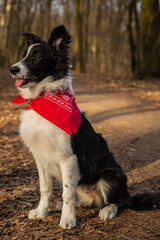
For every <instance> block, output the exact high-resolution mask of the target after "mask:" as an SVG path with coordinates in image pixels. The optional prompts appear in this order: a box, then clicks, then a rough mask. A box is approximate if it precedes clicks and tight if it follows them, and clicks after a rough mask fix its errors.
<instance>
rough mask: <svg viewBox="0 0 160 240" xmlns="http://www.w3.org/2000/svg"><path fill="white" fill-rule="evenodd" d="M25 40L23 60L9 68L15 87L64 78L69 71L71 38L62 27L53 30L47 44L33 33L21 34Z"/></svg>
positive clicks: (24, 86)
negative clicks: (14, 80)
mask: <svg viewBox="0 0 160 240" xmlns="http://www.w3.org/2000/svg"><path fill="white" fill-rule="evenodd" d="M22 35H23V36H24V37H26V39H27V47H26V49H25V51H24V54H23V59H22V60H21V61H19V62H17V63H15V64H14V65H12V66H11V68H10V72H11V74H12V76H13V78H15V79H16V83H15V85H16V87H20V88H27V87H30V86H34V85H36V84H37V83H39V82H41V81H42V80H43V79H44V78H46V77H48V76H51V79H52V80H53V81H55V80H58V79H61V78H63V77H65V76H66V75H67V73H68V70H69V56H68V45H69V43H70V42H71V36H70V35H69V34H68V32H67V31H66V29H65V27H64V26H62V25H61V26H59V27H56V28H55V29H53V31H52V33H51V35H50V38H49V40H48V42H45V41H43V40H41V38H40V37H38V36H37V35H35V34H33V33H28V32H24V33H22Z"/></svg>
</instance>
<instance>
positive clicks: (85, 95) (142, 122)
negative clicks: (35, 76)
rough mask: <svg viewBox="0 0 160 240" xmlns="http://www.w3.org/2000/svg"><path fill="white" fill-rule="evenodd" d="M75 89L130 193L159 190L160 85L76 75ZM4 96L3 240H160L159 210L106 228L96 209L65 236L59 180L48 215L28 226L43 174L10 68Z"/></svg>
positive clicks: (126, 214)
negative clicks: (22, 129) (23, 130)
mask: <svg viewBox="0 0 160 240" xmlns="http://www.w3.org/2000/svg"><path fill="white" fill-rule="evenodd" d="M73 86H74V92H75V96H76V100H77V103H78V105H79V106H80V108H81V109H83V110H84V111H85V112H86V116H87V117H88V119H89V120H90V122H91V123H92V124H93V126H94V128H95V129H96V131H97V132H100V133H102V134H103V136H104V137H105V138H106V139H107V141H108V144H109V147H110V150H111V151H112V152H113V154H114V156H115V158H116V160H117V162H118V163H119V164H120V165H121V166H122V167H123V169H124V170H125V172H126V174H127V176H128V186H129V190H130V192H131V193H132V194H135V193H141V192H148V191H149V192H156V191H160V82H158V81H157V80H153V81H152V82H151V81H136V80H135V81H133V80H127V79H125V80H123V81H122V80H120V79H117V80H114V81H113V80H112V79H110V78H105V77H101V78H99V77H98V76H89V75H86V74H74V83H73ZM0 93H1V94H0V100H1V101H0V109H1V116H0V133H1V138H0V152H1V153H0V154H1V159H0V239H13V240H16V239H18V240H20V239H23V240H26V239H40V240H41V239H47V240H48V239H49V240H50V239H56V240H57V239H65V240H66V239H73V240H78V239H83V240H84V239H87V238H88V239H90V240H92V239H94V240H95V239H107V240H117V239H120V240H123V239H124V240H143V239H147V240H159V239H160V210H156V209H154V210H151V211H140V212H136V211H133V210H123V211H120V212H119V213H118V214H117V216H116V217H115V218H113V219H112V220H110V221H105V222H104V221H101V220H100V219H99V218H98V211H99V210H98V209H94V208H91V209H86V208H80V209H76V215H77V225H76V227H75V228H74V229H73V230H62V229H61V228H60V227H59V226H58V224H59V220H60V215H61V214H60V213H59V212H56V211H55V210H54V209H55V206H56V204H57V203H58V201H59V200H60V199H61V187H60V186H59V185H58V183H56V182H54V188H53V189H54V196H55V198H54V200H52V202H51V205H50V209H51V210H50V212H49V216H48V217H46V218H45V219H38V220H29V219H28V218H27V215H28V211H29V210H30V209H32V208H35V207H36V206H37V204H38V200H39V182H38V173H37V169H36V165H35V162H34V160H33V158H32V156H31V154H30V153H29V152H28V150H27V149H26V148H25V147H24V146H23V144H22V141H21V139H20V137H19V134H18V126H19V115H20V113H21V111H22V110H23V109H24V108H25V106H26V104H21V105H18V104H13V103H9V102H8V100H10V99H12V98H14V97H15V96H17V94H18V93H17V90H16V88H15V87H14V81H13V80H12V79H11V78H10V76H9V73H8V72H7V71H4V70H1V71H0Z"/></svg>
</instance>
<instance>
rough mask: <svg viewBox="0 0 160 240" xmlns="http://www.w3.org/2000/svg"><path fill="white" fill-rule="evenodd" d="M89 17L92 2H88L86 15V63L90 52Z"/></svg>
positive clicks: (88, 0)
mask: <svg viewBox="0 0 160 240" xmlns="http://www.w3.org/2000/svg"><path fill="white" fill-rule="evenodd" d="M89 16H90V0H87V4H86V14H85V47H84V51H85V61H86V62H87V61H88V52H89V49H88V48H89V46H88V41H89V40H88V35H89V31H88V29H89Z"/></svg>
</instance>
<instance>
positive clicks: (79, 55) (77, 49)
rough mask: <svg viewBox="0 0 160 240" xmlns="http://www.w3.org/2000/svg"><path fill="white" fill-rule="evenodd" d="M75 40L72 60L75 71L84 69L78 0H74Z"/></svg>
mask: <svg viewBox="0 0 160 240" xmlns="http://www.w3.org/2000/svg"><path fill="white" fill-rule="evenodd" d="M75 15H76V19H75V42H74V53H73V61H74V66H75V67H76V70H77V71H81V72H83V71H85V67H84V60H83V51H82V40H83V36H82V17H81V13H80V0H75Z"/></svg>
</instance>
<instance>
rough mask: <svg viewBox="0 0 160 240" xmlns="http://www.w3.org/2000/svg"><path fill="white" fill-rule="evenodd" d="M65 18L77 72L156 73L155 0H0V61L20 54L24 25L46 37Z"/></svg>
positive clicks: (158, 12) (158, 26)
mask: <svg viewBox="0 0 160 240" xmlns="http://www.w3.org/2000/svg"><path fill="white" fill-rule="evenodd" d="M60 24H64V25H65V26H66V28H67V29H68V31H69V32H70V33H71V35H72V39H73V43H72V50H71V63H72V65H73V69H74V70H76V71H78V72H79V71H80V72H96V73H98V74H99V73H102V74H107V75H108V76H112V77H126V76H134V77H136V78H140V79H141V78H144V77H160V7H159V0H0V67H6V68H8V67H9V66H10V65H11V64H13V63H14V62H16V61H18V60H20V58H21V55H22V52H23V49H24V46H25V40H24V39H23V37H22V36H21V32H23V31H29V32H34V33H36V34H38V35H40V36H41V37H42V38H43V39H45V40H47V39H48V37H49V34H50V32H51V31H52V29H53V27H56V26H57V25H60Z"/></svg>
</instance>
